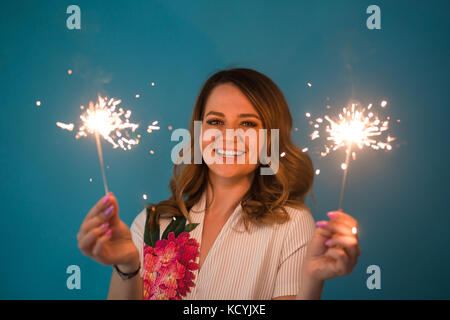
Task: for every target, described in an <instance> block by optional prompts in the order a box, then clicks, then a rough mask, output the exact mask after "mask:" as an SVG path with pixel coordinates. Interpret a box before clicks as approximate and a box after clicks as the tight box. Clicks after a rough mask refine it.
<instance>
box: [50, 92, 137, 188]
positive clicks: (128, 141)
mask: <svg viewBox="0 0 450 320" xmlns="http://www.w3.org/2000/svg"><path fill="white" fill-rule="evenodd" d="M121 102H122V101H121V100H115V99H113V98H111V99H109V100H108V98H107V97H104V98H102V97H101V96H99V97H98V101H97V103H96V104H95V105H94V103H93V102H92V101H90V102H89V108H87V109H86V111H85V112H84V113H83V114H81V116H80V119H81V121H82V125H81V127H80V128H79V129H78V132H77V133H76V135H75V138H77V139H78V138H79V137H87V136H88V135H89V134H94V135H95V140H96V144H97V151H98V157H99V160H100V166H101V169H102V176H103V185H104V187H105V193H108V185H107V182H106V175H105V168H104V164H103V153H102V146H101V142H100V136H101V137H103V139H105V140H106V141H108V142H109V143H110V144H112V146H113V148H119V147H120V148H121V149H123V150H130V149H131V147H132V146H133V145H136V144H138V143H139V138H137V139H134V138H131V137H130V132H129V131H130V130H131V131H132V132H134V131H135V130H136V129H137V128H138V127H139V125H138V124H135V123H131V122H130V121H129V118H130V116H131V111H130V110H127V111H125V110H124V109H122V108H118V110H116V108H117V106H118V105H119V104H120V103H121ZM56 124H57V125H58V126H59V127H60V128H62V129H66V130H70V131H72V130H73V124H64V123H62V122H57V123H56Z"/></svg>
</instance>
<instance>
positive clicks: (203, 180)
mask: <svg viewBox="0 0 450 320" xmlns="http://www.w3.org/2000/svg"><path fill="white" fill-rule="evenodd" d="M224 83H231V84H233V85H235V86H237V87H238V88H239V89H240V90H241V91H242V93H243V94H244V95H245V96H246V97H247V98H248V100H249V101H250V102H251V103H252V104H253V106H254V108H255V109H256V110H257V112H258V113H259V115H260V117H261V120H262V126H263V128H265V129H268V130H267V131H268V139H267V141H268V143H267V149H268V151H270V150H271V149H270V141H271V139H270V129H279V150H280V152H285V156H284V157H281V158H280V160H279V169H278V171H277V173H276V174H274V175H261V174H260V168H259V167H260V166H261V164H259V165H258V167H257V169H256V172H255V175H254V178H253V182H252V184H251V187H250V188H249V190H248V191H247V193H246V194H245V195H244V197H243V198H242V201H241V206H242V209H243V212H242V216H241V219H242V222H243V223H244V226H245V229H246V230H247V231H248V230H249V225H261V224H262V225H271V224H274V223H280V224H281V223H285V222H286V221H289V214H288V213H287V211H286V210H285V208H284V206H289V207H294V208H305V207H306V205H305V204H304V201H305V198H306V196H307V194H308V192H309V191H311V190H312V185H313V180H314V167H313V163H312V161H311V158H310V157H309V156H308V154H307V153H305V152H302V151H301V150H300V148H299V147H297V146H296V145H295V144H294V143H293V142H292V140H291V131H292V117H291V113H290V111H289V107H288V104H287V102H286V99H285V97H284V95H283V93H282V92H281V90H280V89H279V88H278V86H277V85H276V84H275V83H274V82H273V81H272V80H271V79H270V78H268V77H267V76H265V75H264V74H262V73H260V72H258V71H255V70H252V69H246V68H234V69H228V70H222V71H219V72H217V73H215V74H213V75H212V76H211V77H210V78H209V79H208V80H207V81H206V82H205V83H204V84H203V86H202V88H201V90H200V93H199V94H198V96H197V100H196V102H195V106H194V110H193V113H192V118H191V121H190V134H191V141H190V144H191V150H194V148H195V147H196V144H195V143H194V139H195V136H194V121H203V116H204V109H205V104H206V101H207V99H208V96H209V94H210V93H211V91H212V90H213V89H214V88H215V87H216V86H218V85H220V84H224ZM197 147H198V146H197ZM191 157H192V159H191V162H190V164H181V165H175V166H174V168H173V178H172V179H171V180H170V183H169V187H170V191H171V194H172V195H171V197H170V198H169V199H167V200H164V201H161V202H159V203H157V204H149V205H148V206H147V214H148V215H149V216H148V217H149V219H148V224H149V228H150V231H154V230H155V228H156V226H157V225H159V218H160V217H161V216H169V217H173V216H184V217H186V219H187V220H188V221H189V222H190V223H191V222H192V221H191V219H190V216H189V210H190V209H191V208H192V207H193V206H194V205H195V204H196V203H197V202H198V201H199V200H200V198H201V196H202V194H203V192H205V191H206V188H207V183H208V170H209V169H208V166H207V165H206V164H205V163H204V162H202V163H201V164H195V163H194V159H193V157H194V152H191ZM311 195H312V192H311ZM312 196H313V195H312ZM313 200H314V197H313ZM306 208H307V207H306Z"/></svg>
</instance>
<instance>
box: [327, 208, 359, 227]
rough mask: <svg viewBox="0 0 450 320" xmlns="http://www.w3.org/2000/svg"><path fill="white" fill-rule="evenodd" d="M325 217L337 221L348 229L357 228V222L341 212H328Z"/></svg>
mask: <svg viewBox="0 0 450 320" xmlns="http://www.w3.org/2000/svg"><path fill="white" fill-rule="evenodd" d="M327 216H328V217H329V218H330V219H332V220H339V221H340V222H342V223H344V224H346V225H348V226H349V227H350V228H353V227H358V221H356V219H355V218H353V217H352V216H350V215H348V214H346V213H345V212H342V211H330V212H328V213H327Z"/></svg>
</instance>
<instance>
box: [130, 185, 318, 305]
mask: <svg viewBox="0 0 450 320" xmlns="http://www.w3.org/2000/svg"><path fill="white" fill-rule="evenodd" d="M205 204H206V195H205V193H204V194H203V195H202V197H201V199H200V200H199V201H198V202H197V203H196V204H195V205H194V206H193V207H192V208H191V210H190V211H189V215H190V217H191V218H192V222H193V223H199V225H198V226H197V227H196V228H195V229H194V230H192V231H191V232H190V235H191V237H193V238H195V239H196V240H197V241H198V243H199V244H200V245H201V240H202V239H201V238H202V230H203V219H204V214H205ZM285 209H286V211H287V212H288V213H289V216H290V218H291V219H290V221H288V222H286V223H284V224H273V225H271V226H254V225H250V226H249V231H250V233H248V232H246V231H245V228H244V226H243V224H242V223H240V219H239V217H240V214H241V212H242V207H241V204H239V205H238V206H237V207H236V208H235V210H234V211H233V213H232V214H231V216H230V217H229V219H228V220H227V222H226V223H225V224H224V226H223V227H222V229H221V231H220V233H219V235H218V236H217V238H216V240H215V242H214V243H213V245H212V247H211V249H210V250H209V252H208V255H207V256H206V258H205V260H204V262H203V265H202V267H201V270H200V271H198V270H195V271H194V275H195V278H194V280H193V281H194V283H195V285H194V287H192V288H191V291H190V292H188V293H187V295H186V296H185V297H183V299H186V300H189V299H199V300H210V299H214V300H224V299H228V300H232V299H235V300H266V299H272V298H276V297H280V296H288V295H297V294H298V292H299V290H300V286H301V283H300V272H301V269H302V262H303V259H304V257H305V253H306V245H307V243H308V242H309V240H310V239H311V238H312V235H313V233H314V230H315V223H314V219H313V217H312V215H311V214H310V212H309V211H308V210H307V209H301V210H299V209H294V208H291V207H285ZM145 220H146V210H145V209H144V210H143V211H142V212H141V213H140V214H139V215H138V216H137V217H136V218H135V220H134V221H133V224H132V226H131V233H132V238H133V242H134V243H135V245H136V246H137V248H138V249H139V252H140V257H141V265H143V245H144V239H143V238H144V227H145ZM170 222H171V219H170V218H160V235H161V234H162V233H163V232H164V230H165V228H166V227H167V226H168V224H169V223H170ZM198 259H199V258H198V257H197V259H196V262H197V263H198ZM141 276H142V273H141Z"/></svg>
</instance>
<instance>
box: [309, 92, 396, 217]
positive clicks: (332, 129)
mask: <svg viewBox="0 0 450 320" xmlns="http://www.w3.org/2000/svg"><path fill="white" fill-rule="evenodd" d="M386 104H387V102H386V101H383V102H382V104H381V107H382V108H384V107H385V106H386ZM369 110H370V112H369V113H368V114H367V115H366V111H369ZM307 117H308V118H309V116H307ZM323 119H325V120H326V121H327V122H324V121H323ZM389 120H390V117H387V118H386V119H383V120H382V119H380V118H378V116H377V115H376V114H375V113H374V111H373V109H372V104H369V105H368V106H367V108H362V107H360V106H359V105H358V104H357V103H353V104H352V105H351V107H344V108H343V109H342V111H341V113H339V115H338V116H337V117H335V118H331V117H330V116H329V115H325V116H324V117H321V118H317V119H316V120H315V122H310V124H311V125H313V127H314V131H313V132H312V133H311V135H310V137H311V140H315V139H317V138H319V137H320V136H321V134H320V131H321V129H322V130H323V125H325V134H324V135H325V136H326V140H327V142H326V143H325V145H324V151H322V152H321V156H322V157H325V156H327V155H328V154H330V153H331V152H333V151H336V150H339V149H345V152H346V159H345V163H342V164H341V168H342V170H344V176H343V179H342V186H341V195H340V199H339V209H342V200H343V196H344V188H345V181H346V177H347V171H348V167H349V161H350V156H352V159H353V160H355V159H356V152H355V151H353V152H352V148H355V147H357V148H359V149H360V150H361V149H363V148H365V147H370V148H372V149H374V150H392V146H391V144H390V142H392V141H394V140H395V138H393V137H391V136H389V134H388V129H389Z"/></svg>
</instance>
